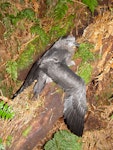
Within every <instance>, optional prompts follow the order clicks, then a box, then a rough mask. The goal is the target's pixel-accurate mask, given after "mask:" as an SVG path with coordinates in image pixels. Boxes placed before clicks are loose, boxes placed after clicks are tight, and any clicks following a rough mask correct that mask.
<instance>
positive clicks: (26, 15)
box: [17, 8, 35, 20]
mask: <svg viewBox="0 0 113 150" xmlns="http://www.w3.org/2000/svg"><path fill="white" fill-rule="evenodd" d="M17 17H19V18H27V19H29V20H34V18H35V12H34V11H33V10H32V9H31V8H26V9H24V10H22V11H21V12H19V13H18V15H17Z"/></svg>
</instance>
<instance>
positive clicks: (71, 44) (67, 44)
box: [53, 35, 79, 52]
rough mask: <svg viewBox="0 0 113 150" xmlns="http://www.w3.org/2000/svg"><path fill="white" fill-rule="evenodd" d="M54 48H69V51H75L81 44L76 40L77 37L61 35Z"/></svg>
mask: <svg viewBox="0 0 113 150" xmlns="http://www.w3.org/2000/svg"><path fill="white" fill-rule="evenodd" d="M53 47H54V48H61V49H67V50H68V51H69V52H71V51H75V48H76V47H79V44H78V43H77V42H76V40H75V37H74V36H72V35H68V36H63V37H61V38H60V39H59V40H58V41H57V42H55V44H54V45H53Z"/></svg>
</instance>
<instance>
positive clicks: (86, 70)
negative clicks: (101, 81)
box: [77, 62, 92, 84]
mask: <svg viewBox="0 0 113 150" xmlns="http://www.w3.org/2000/svg"><path fill="white" fill-rule="evenodd" d="M77 74H78V75H79V76H80V77H81V78H82V79H84V81H85V83H86V84H87V83H89V82H90V79H91V75H92V66H91V65H90V64H89V63H87V62H84V63H81V65H80V66H79V68H78V71H77Z"/></svg>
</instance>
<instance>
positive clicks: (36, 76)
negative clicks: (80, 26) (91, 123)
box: [13, 36, 87, 136]
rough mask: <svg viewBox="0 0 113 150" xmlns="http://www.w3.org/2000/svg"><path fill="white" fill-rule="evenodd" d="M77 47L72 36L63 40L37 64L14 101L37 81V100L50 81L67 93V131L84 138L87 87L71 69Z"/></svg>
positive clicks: (65, 114)
mask: <svg viewBox="0 0 113 150" xmlns="http://www.w3.org/2000/svg"><path fill="white" fill-rule="evenodd" d="M75 46H78V44H77V43H76V42H75V38H74V37H73V36H67V37H63V38H60V39H59V40H58V41H57V42H56V43H55V44H54V45H53V46H52V47H51V48H50V49H49V50H48V51H47V52H46V53H45V54H44V55H43V56H42V57H41V59H40V60H39V61H36V62H35V64H34V65H33V67H32V68H31V70H30V72H29V73H28V76H27V77H26V79H25V81H24V83H23V85H22V86H21V87H20V89H19V90H18V91H17V92H16V93H15V94H14V96H13V98H14V97H16V96H17V95H18V94H19V93H20V92H22V91H23V90H24V89H25V88H26V87H28V86H29V85H30V84H31V83H32V82H33V81H34V80H37V83H36V84H35V86H34V90H33V91H34V96H38V95H39V94H40V92H41V91H42V89H43V88H44V86H45V84H46V82H47V80H48V78H51V79H52V80H53V81H54V82H55V83H57V84H58V85H59V86H60V87H61V88H63V90H64V91H65V101H64V120H65V122H66V124H67V126H68V128H69V129H70V130H71V131H72V132H73V133H75V134H76V135H78V136H82V134H83V129H84V116H85V114H86V111H87V105H86V88H85V83H84V81H83V79H82V78H81V77H79V76H78V75H76V74H75V73H74V72H73V71H72V70H71V69H70V68H69V67H68V66H69V65H71V64H72V61H71V58H72V56H73V54H74V51H75Z"/></svg>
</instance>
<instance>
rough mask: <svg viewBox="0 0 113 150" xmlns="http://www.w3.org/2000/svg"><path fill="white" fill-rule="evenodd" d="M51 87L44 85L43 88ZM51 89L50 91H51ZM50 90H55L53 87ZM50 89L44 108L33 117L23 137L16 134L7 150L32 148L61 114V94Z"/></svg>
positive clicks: (30, 149)
mask: <svg viewBox="0 0 113 150" xmlns="http://www.w3.org/2000/svg"><path fill="white" fill-rule="evenodd" d="M48 88H49V90H50V89H51V87H48V86H46V88H45V90H44V91H46V89H48ZM49 90H48V91H49ZM51 90H52V91H51ZM51 90H50V91H51V92H52V93H53V92H55V91H54V90H53V89H51ZM50 91H49V92H48V93H46V94H47V96H46V98H45V101H46V102H45V106H44V107H45V108H44V110H43V111H41V112H40V113H39V114H38V116H37V117H35V119H34V118H33V119H32V120H31V121H30V123H29V126H30V127H31V130H30V131H29V133H28V134H27V135H26V137H24V136H23V135H22V134H21V135H17V136H16V138H15V139H14V141H13V143H12V144H11V147H10V148H7V150H32V149H33V148H34V147H35V146H36V145H37V144H38V143H39V142H40V141H41V140H42V139H43V138H44V137H46V134H47V133H48V132H49V130H51V129H52V127H53V125H54V124H55V122H56V121H57V120H58V119H59V118H60V117H62V116H63V101H62V100H61V94H59V93H58V92H56V93H53V94H51V93H50Z"/></svg>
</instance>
